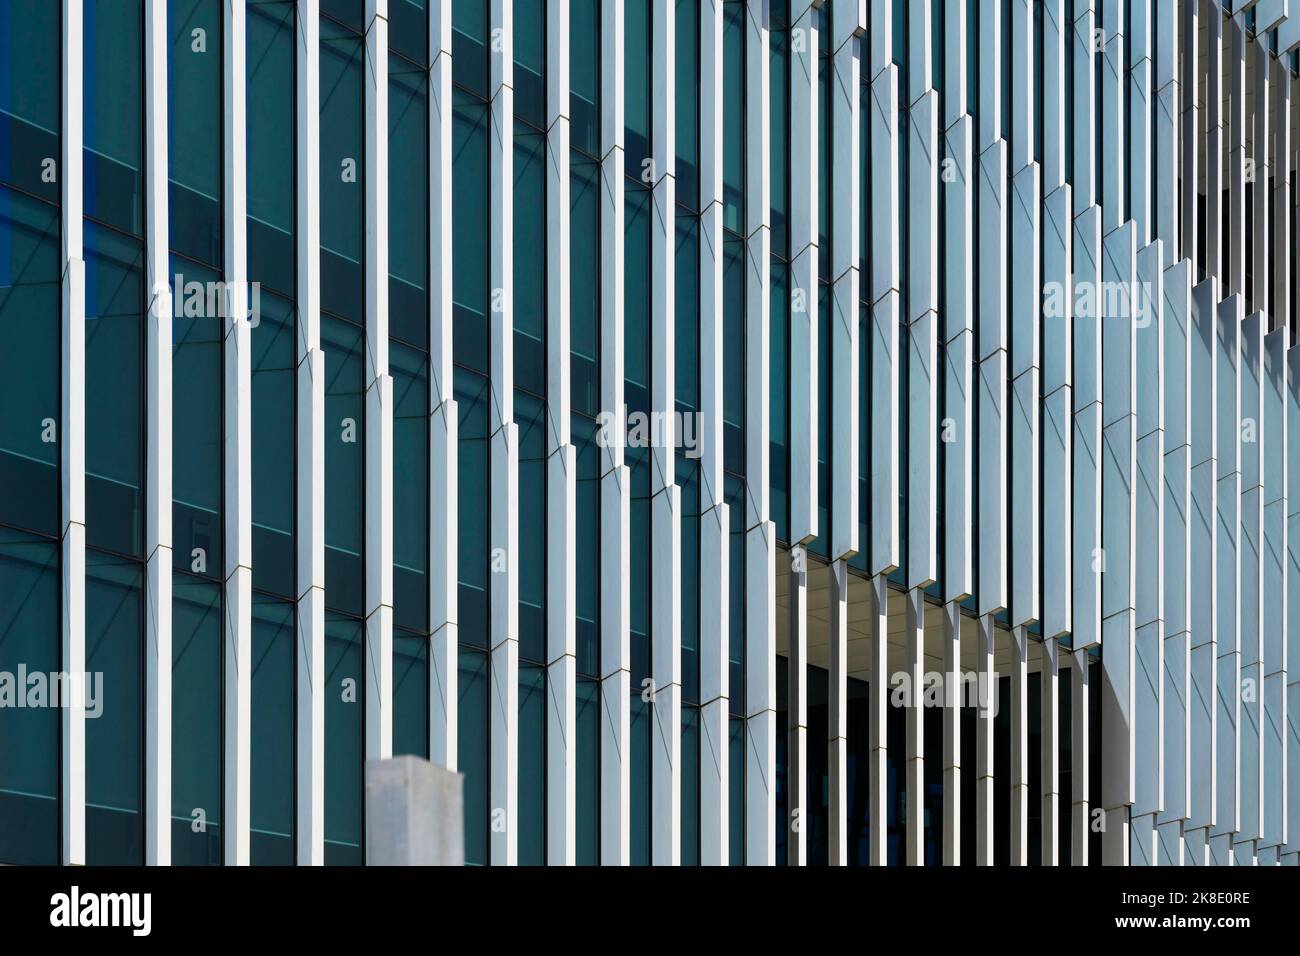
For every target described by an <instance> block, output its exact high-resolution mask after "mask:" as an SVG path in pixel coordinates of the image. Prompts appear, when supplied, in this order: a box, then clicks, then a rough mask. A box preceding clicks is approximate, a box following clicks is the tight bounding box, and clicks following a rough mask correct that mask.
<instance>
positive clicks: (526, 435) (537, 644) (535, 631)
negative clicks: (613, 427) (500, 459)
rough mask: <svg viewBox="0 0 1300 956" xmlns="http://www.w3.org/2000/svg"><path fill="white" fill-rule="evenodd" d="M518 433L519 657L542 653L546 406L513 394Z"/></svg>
mask: <svg viewBox="0 0 1300 956" xmlns="http://www.w3.org/2000/svg"><path fill="white" fill-rule="evenodd" d="M515 421H516V423H517V425H518V428H519V656H520V658H522V659H524V660H529V661H537V662H540V663H545V662H546V659H547V654H546V403H545V402H543V401H542V400H541V399H540V398H538V397H537V396H535V395H530V394H529V393H527V392H524V391H520V390H519V389H515Z"/></svg>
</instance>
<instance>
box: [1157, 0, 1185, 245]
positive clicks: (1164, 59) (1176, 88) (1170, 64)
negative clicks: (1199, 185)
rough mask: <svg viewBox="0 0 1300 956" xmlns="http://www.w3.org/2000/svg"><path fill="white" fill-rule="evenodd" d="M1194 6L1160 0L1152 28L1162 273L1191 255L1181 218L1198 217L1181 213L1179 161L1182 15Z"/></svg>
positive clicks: (1181, 105)
mask: <svg viewBox="0 0 1300 956" xmlns="http://www.w3.org/2000/svg"><path fill="white" fill-rule="evenodd" d="M1195 6H1196V4H1195V3H1179V2H1178V0H1155V3H1154V5H1153V7H1152V13H1153V15H1154V16H1153V19H1152V20H1151V21H1150V24H1149V26H1150V33H1149V37H1150V39H1149V40H1148V41H1147V43H1148V44H1149V47H1148V49H1149V51H1150V52H1151V53H1152V54H1154V56H1155V62H1154V64H1153V66H1152V69H1151V72H1150V77H1151V85H1152V86H1154V93H1153V99H1154V104H1153V110H1154V116H1155V129H1154V132H1155V140H1154V142H1153V143H1152V148H1151V152H1152V157H1153V161H1154V162H1153V166H1152V167H1151V168H1152V170H1153V172H1152V173H1151V174H1150V176H1151V184H1152V192H1153V193H1154V199H1155V221H1154V222H1153V223H1152V235H1153V237H1154V238H1156V239H1159V240H1160V242H1161V243H1162V247H1163V250H1164V257H1165V259H1164V262H1162V263H1161V267H1162V268H1167V267H1169V266H1171V265H1173V264H1174V263H1175V262H1177V261H1178V260H1179V258H1181V256H1180V250H1182V255H1183V256H1185V255H1190V254H1191V252H1190V247H1188V246H1186V245H1184V244H1183V243H1182V241H1181V239H1182V236H1181V235H1180V233H1179V230H1178V226H1179V218H1180V216H1188V215H1191V216H1192V217H1194V216H1195V213H1194V212H1193V213H1189V212H1188V211H1187V210H1186V208H1185V207H1183V208H1180V202H1181V198H1180V196H1179V188H1178V187H1179V176H1180V175H1183V172H1184V169H1185V167H1184V166H1183V165H1182V162H1185V160H1182V157H1181V156H1180V146H1181V145H1182V144H1180V142H1179V131H1180V123H1181V120H1182V113H1181V111H1182V109H1183V106H1184V99H1183V97H1184V93H1183V90H1184V88H1183V87H1182V86H1180V79H1181V74H1180V72H1179V68H1180V66H1181V64H1182V58H1183V56H1184V55H1185V54H1184V53H1183V51H1182V50H1181V49H1180V48H1179V29H1180V27H1181V25H1182V24H1181V23H1180V18H1181V17H1182V16H1183V9H1184V8H1194V7H1195ZM1192 36H1195V34H1192ZM1192 45H1193V46H1194V44H1192ZM1192 55H1193V57H1194V56H1195V54H1192ZM1195 96H1196V94H1195V92H1193V93H1192V94H1191V96H1190V97H1188V98H1189V99H1192V100H1195ZM1187 149H1188V151H1189V152H1191V153H1192V155H1193V156H1194V155H1195V151H1196V141H1195V140H1194V139H1189V140H1188V141H1187ZM1184 188H1185V187H1184ZM1193 188H1195V186H1193ZM1184 195H1185V193H1184Z"/></svg>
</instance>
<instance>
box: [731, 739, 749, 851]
mask: <svg viewBox="0 0 1300 956" xmlns="http://www.w3.org/2000/svg"><path fill="white" fill-rule="evenodd" d="M729 725H730V733H729V735H728V739H727V788H728V790H729V793H728V796H727V799H728V805H727V828H728V834H727V854H728V859H729V862H730V865H731V866H744V865H745V721H744V719H743V718H740V717H732V718H731V720H730V721H729Z"/></svg>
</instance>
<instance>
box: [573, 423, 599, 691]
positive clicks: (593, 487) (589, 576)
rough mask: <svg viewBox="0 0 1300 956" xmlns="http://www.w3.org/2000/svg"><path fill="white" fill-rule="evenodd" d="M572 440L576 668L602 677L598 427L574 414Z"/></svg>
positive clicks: (582, 672) (581, 672)
mask: <svg viewBox="0 0 1300 956" xmlns="http://www.w3.org/2000/svg"><path fill="white" fill-rule="evenodd" d="M571 433H572V435H573V443H574V446H575V449H576V452H577V459H578V479H577V483H576V489H575V509H576V511H577V516H576V518H575V532H576V542H575V543H576V547H577V553H578V554H581V555H585V556H589V557H588V558H587V559H585V560H582V561H577V562H575V565H576V566H575V577H574V599H575V602H576V604H577V644H578V657H577V671H578V673H579V674H588V675H590V676H592V677H599V676H600V561H599V560H598V557H599V555H600V531H601V523H600V468H601V464H600V456H601V448H600V444H599V426H598V425H597V424H596V423H595V422H594V421H592V420H591V419H590V418H585V417H583V416H581V415H574V416H573V425H572V432H571Z"/></svg>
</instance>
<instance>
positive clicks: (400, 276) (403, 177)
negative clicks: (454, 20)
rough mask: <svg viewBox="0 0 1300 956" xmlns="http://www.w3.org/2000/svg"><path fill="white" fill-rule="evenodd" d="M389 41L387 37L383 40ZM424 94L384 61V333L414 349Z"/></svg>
mask: <svg viewBox="0 0 1300 956" xmlns="http://www.w3.org/2000/svg"><path fill="white" fill-rule="evenodd" d="M394 5H396V6H407V7H409V6H410V2H409V0H395V4H394ZM390 9H391V7H390ZM394 26H395V24H394ZM393 35H394V33H393V32H392V31H390V33H389V37H390V38H391V37H392V36H393ZM427 89H428V82H427V75H426V74H425V72H424V71H423V70H421V69H417V68H416V66H415V65H414V64H413V63H411V61H410V60H405V59H403V58H402V57H400V56H393V55H391V54H390V55H389V57H388V330H389V334H390V335H392V336H393V337H394V338H398V339H401V340H402V341H403V342H409V343H410V344H411V345H416V346H419V347H420V348H426V347H427V345H428V341H429V305H428V301H429V300H428V296H427V295H426V294H425V290H426V289H427V288H428V283H427V281H426V278H427V276H428V271H429V200H428V197H429V164H428V159H427V156H428V129H429V101H428V94H427V92H426V90H427Z"/></svg>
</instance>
